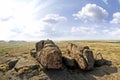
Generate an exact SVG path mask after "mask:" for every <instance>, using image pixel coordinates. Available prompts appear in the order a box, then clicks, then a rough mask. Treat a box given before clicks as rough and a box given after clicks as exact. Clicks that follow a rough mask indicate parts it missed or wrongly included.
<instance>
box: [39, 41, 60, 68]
mask: <svg viewBox="0 0 120 80" xmlns="http://www.w3.org/2000/svg"><path fill="white" fill-rule="evenodd" d="M37 60H38V61H39V62H40V63H41V65H42V66H43V67H44V68H47V69H60V68H62V54H61V51H60V49H59V48H58V46H57V45H55V44H54V43H53V42H52V41H51V40H47V41H44V45H43V48H42V49H41V50H40V51H39V52H37Z"/></svg>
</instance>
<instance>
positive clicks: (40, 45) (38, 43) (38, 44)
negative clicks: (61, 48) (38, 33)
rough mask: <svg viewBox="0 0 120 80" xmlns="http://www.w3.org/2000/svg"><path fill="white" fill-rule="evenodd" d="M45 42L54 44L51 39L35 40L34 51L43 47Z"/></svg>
mask: <svg viewBox="0 0 120 80" xmlns="http://www.w3.org/2000/svg"><path fill="white" fill-rule="evenodd" d="M46 44H54V42H53V41H52V40H41V41H39V42H37V43H36V52H38V51H40V50H41V49H43V48H44V46H45V45H46Z"/></svg>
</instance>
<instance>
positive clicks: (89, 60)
mask: <svg viewBox="0 0 120 80" xmlns="http://www.w3.org/2000/svg"><path fill="white" fill-rule="evenodd" d="M83 56H84V58H85V61H86V64H87V67H86V70H90V69H92V68H93V67H94V61H95V60H94V56H93V52H92V51H91V50H90V49H84V51H83Z"/></svg>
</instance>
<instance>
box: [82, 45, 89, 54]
mask: <svg viewBox="0 0 120 80" xmlns="http://www.w3.org/2000/svg"><path fill="white" fill-rule="evenodd" d="M85 49H90V48H89V47H88V46H83V47H82V48H81V49H80V52H81V53H83V51H84V50H85Z"/></svg>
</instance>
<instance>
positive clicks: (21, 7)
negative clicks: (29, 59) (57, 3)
mask: <svg viewBox="0 0 120 80" xmlns="http://www.w3.org/2000/svg"><path fill="white" fill-rule="evenodd" d="M38 3H39V2H38V0H32V1H29V2H25V1H21V2H17V1H15V0H11V1H10V0H4V1H2V0H0V39H1V40H10V39H13V40H38V39H44V38H49V36H55V34H54V33H56V31H55V29H56V27H54V26H53V25H52V22H50V20H53V21H56V22H57V23H59V22H61V21H64V20H66V18H65V17H64V16H60V15H59V14H49V15H47V16H45V17H44V18H42V17H43V16H39V19H38V18H36V17H37V16H36V15H38V14H42V12H43V10H45V8H48V7H49V6H50V5H51V4H52V3H51V1H45V2H43V3H42V4H41V3H40V4H38ZM40 12H41V13H40ZM45 13H47V12H45ZM45 20H46V21H45ZM47 20H48V21H47ZM58 35H59V34H58Z"/></svg>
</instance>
